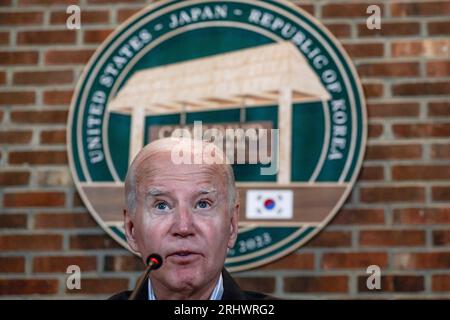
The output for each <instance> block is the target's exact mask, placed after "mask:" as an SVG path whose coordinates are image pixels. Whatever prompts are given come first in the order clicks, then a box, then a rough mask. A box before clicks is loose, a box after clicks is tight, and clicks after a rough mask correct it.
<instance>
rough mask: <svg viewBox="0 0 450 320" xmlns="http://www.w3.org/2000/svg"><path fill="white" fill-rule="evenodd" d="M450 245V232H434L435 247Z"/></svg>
mask: <svg viewBox="0 0 450 320" xmlns="http://www.w3.org/2000/svg"><path fill="white" fill-rule="evenodd" d="M449 244H450V230H434V231H433V245H435V246H448V245H449Z"/></svg>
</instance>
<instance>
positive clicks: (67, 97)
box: [44, 90, 73, 105]
mask: <svg viewBox="0 0 450 320" xmlns="http://www.w3.org/2000/svg"><path fill="white" fill-rule="evenodd" d="M72 95H73V90H51V91H44V103H45V104H48V105H68V104H70V101H71V99H72Z"/></svg>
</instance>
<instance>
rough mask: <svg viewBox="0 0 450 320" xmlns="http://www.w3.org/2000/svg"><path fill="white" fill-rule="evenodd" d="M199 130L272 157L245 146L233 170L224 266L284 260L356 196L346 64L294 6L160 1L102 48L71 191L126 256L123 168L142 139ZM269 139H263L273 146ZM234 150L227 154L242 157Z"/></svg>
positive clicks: (80, 107)
mask: <svg viewBox="0 0 450 320" xmlns="http://www.w3.org/2000/svg"><path fill="white" fill-rule="evenodd" d="M198 124H200V126H203V129H215V130H216V132H221V133H224V134H225V136H228V134H229V133H231V134H235V136H233V141H235V138H236V137H237V140H239V137H241V138H242V139H241V141H243V142H244V144H243V146H244V147H243V149H245V146H247V144H248V145H250V144H252V143H256V145H258V146H261V145H264V146H266V147H267V146H269V147H268V148H266V149H267V150H269V152H268V154H270V155H271V156H272V157H270V158H269V159H270V161H264V159H262V158H263V157H261V155H258V154H256V155H255V154H254V152H253V151H252V150H247V151H246V150H244V151H243V153H242V154H243V155H244V156H243V158H244V159H245V160H248V161H244V162H236V163H234V164H233V169H234V172H235V176H236V182H237V186H238V190H239V196H240V203H241V205H240V208H241V209H240V210H241V212H240V229H239V235H238V239H237V242H236V245H235V247H234V248H233V249H232V250H230V251H229V254H228V257H227V260H226V267H227V268H228V269H229V270H230V271H241V270H246V269H250V268H254V267H257V266H260V265H263V264H265V263H268V262H270V261H273V260H275V259H278V258H280V257H282V256H284V255H286V254H288V253H290V252H292V251H294V250H296V249H298V248H299V247H300V246H301V245H303V244H305V243H306V242H307V241H308V240H309V239H311V238H312V237H314V235H315V234H317V233H318V232H319V231H320V230H321V229H323V228H324V227H325V226H326V225H327V223H328V222H329V221H330V220H331V219H332V218H333V216H334V215H335V214H336V213H337V211H338V210H339V208H340V207H341V206H342V204H343V203H344V201H345V199H346V197H347V196H348V194H349V193H350V191H351V189H352V187H353V184H354V182H355V179H356V177H357V175H358V171H359V169H360V167H361V163H362V158H363V154H364V148H365V140H366V130H367V128H366V127H367V120H366V110H365V103H364V96H363V92H362V88H361V84H360V81H359V79H358V76H357V74H356V72H355V69H354V67H353V65H352V63H351V61H350V59H349V57H348V56H347V54H346V53H345V51H344V50H343V48H342V47H341V45H340V44H339V43H338V41H337V40H336V39H335V38H334V37H333V36H332V35H331V34H330V32H329V31H328V30H327V29H325V28H324V27H323V26H322V25H321V24H320V23H319V22H318V21H317V20H315V19H314V18H313V17H312V16H310V15H309V14H307V13H306V12H304V11H303V10H301V9H299V8H298V7H296V6H295V5H293V4H291V3H289V2H287V1H258V0H229V1H213V0H210V1H199V0H187V1H165V2H158V3H157V4H156V5H153V6H150V7H148V8H146V9H144V10H142V11H140V12H139V13H137V14H136V15H134V16H133V17H132V18H130V19H129V20H127V21H126V22H125V23H124V24H122V25H121V26H120V27H119V28H118V29H117V30H116V31H115V32H114V33H113V34H112V35H110V36H109V37H108V39H107V40H106V41H105V42H104V43H103V44H102V45H101V47H100V48H99V49H98V50H97V51H96V53H95V54H94V55H93V57H92V58H91V60H90V62H89V64H88V66H87V67H86V69H85V70H84V73H83V75H82V76H81V79H80V80H79V82H78V85H77V88H76V91H75V93H74V96H73V99H72V105H71V110H70V115H69V121H68V133H69V134H68V146H69V159H70V166H71V170H72V174H73V176H74V181H75V183H76V187H77V189H78V191H79V194H80V195H81V198H82V199H83V201H84V203H85V205H86V206H87V208H88V209H89V211H90V212H91V214H92V215H93V217H94V218H95V219H96V220H97V222H98V223H99V224H100V225H101V226H102V227H103V228H104V230H106V232H108V233H109V234H110V235H111V236H112V237H113V238H114V239H116V240H117V241H118V242H119V243H121V244H122V245H123V246H125V247H126V248H128V245H127V243H126V240H125V235H124V230H123V222H122V208H123V207H124V195H123V194H124V191H123V185H124V184H123V182H124V179H125V176H126V173H127V168H128V166H129V164H130V162H131V161H132V159H133V157H134V156H135V154H136V153H137V152H138V151H139V150H140V149H141V148H142V147H143V146H144V145H146V144H148V143H149V142H151V141H153V140H156V139H160V138H162V137H167V136H170V135H171V134H172V133H173V132H174V131H175V130H177V129H180V128H184V129H187V130H191V132H195V131H196V127H198ZM203 129H202V130H203ZM263 131H264V132H270V134H266V136H268V137H269V138H270V139H268V141H269V142H267V141H265V142H264V141H263V139H262V138H261V137H263V136H264V135H260V134H259V133H261V132H263ZM247 133H249V134H248V135H247ZM274 138H276V139H274ZM272 142H274V143H272ZM241 149H242V148H240V147H239V146H238V147H235V146H233V147H232V150H233V152H234V151H236V152H237V154H238V156H237V158H239V152H240V151H242V150H241ZM258 150H259V151H260V149H258ZM267 150H266V151H267ZM228 151H229V150H228V149H227V152H228ZM273 155H276V157H275V158H276V161H275V160H274V159H275V158H274V157H273ZM252 158H254V159H256V161H251V160H252Z"/></svg>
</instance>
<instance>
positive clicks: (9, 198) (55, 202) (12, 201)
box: [3, 192, 66, 208]
mask: <svg viewBox="0 0 450 320" xmlns="http://www.w3.org/2000/svg"><path fill="white" fill-rule="evenodd" d="M65 200H66V196H65V194H64V193H63V192H27V193H5V195H4V198H3V204H4V206H5V207H10V208H20V207H61V206H64V204H65Z"/></svg>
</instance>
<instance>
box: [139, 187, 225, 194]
mask: <svg viewBox="0 0 450 320" xmlns="http://www.w3.org/2000/svg"><path fill="white" fill-rule="evenodd" d="M187 190H188V191H190V192H191V193H194V194H212V195H214V194H217V188H216V187H214V186H212V185H200V186H198V187H191V188H188V189H187ZM178 191H179V188H168V187H167V186H163V185H153V186H152V185H151V186H148V187H147V188H146V191H145V194H146V195H148V196H154V197H156V196H160V195H170V194H174V193H177V192H178Z"/></svg>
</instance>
